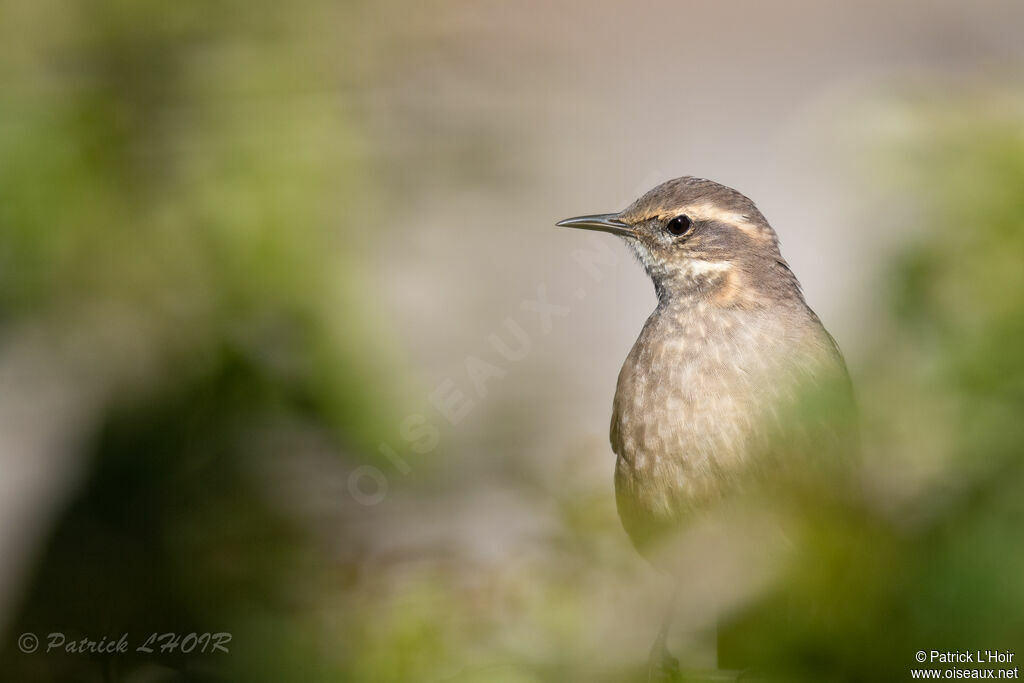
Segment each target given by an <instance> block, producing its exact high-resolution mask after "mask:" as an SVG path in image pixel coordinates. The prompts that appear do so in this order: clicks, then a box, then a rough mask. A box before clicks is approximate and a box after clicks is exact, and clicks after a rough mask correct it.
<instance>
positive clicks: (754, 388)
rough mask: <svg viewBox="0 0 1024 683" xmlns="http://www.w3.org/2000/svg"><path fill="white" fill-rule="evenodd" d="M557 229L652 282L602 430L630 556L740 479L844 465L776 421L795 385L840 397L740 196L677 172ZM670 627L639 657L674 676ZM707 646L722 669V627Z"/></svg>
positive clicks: (831, 353) (762, 231) (821, 333)
mask: <svg viewBox="0 0 1024 683" xmlns="http://www.w3.org/2000/svg"><path fill="white" fill-rule="evenodd" d="M556 225H558V226H561V227H568V228H580V229H585V230H597V231H603V232H606V233H611V234H613V235H616V236H618V237H620V238H621V239H623V240H624V241H625V243H626V245H627V246H628V247H629V248H630V249H631V250H632V251H633V253H634V254H635V256H636V257H637V259H638V261H639V262H640V264H641V265H642V266H643V268H644V270H645V271H646V273H647V275H648V276H649V277H650V279H651V281H652V282H653V284H654V290H655V294H656V296H657V306H656V307H655V309H654V311H653V312H652V313H651V314H650V316H649V317H648V318H647V321H646V323H645V324H644V325H643V328H642V330H641V331H640V334H639V337H638V338H637V340H636V343H635V344H634V345H633V347H632V349H631V350H630V352H629V354H628V355H627V357H626V360H625V362H624V363H623V365H622V369H621V371H620V372H619V375H618V381H617V383H616V388H615V396H614V400H613V402H612V417H611V428H610V440H611V446H612V450H613V451H614V453H615V455H616V460H615V470H614V481H615V499H616V503H617V509H618V514H619V517H620V519H621V522H622V525H623V527H624V529H625V531H626V533H627V534H628V536H629V537H630V539H631V541H632V543H633V545H634V546H635V547H636V549H637V550H638V551H639V552H640V553H641V554H643V555H645V556H647V557H648V559H651V560H652V562H655V563H661V562H663V560H662V558H661V557H660V556H659V554H658V553H659V549H660V548H661V547H663V544H664V543H665V541H666V539H668V538H670V537H671V536H672V534H673V533H675V532H677V530H678V529H679V528H680V527H681V526H682V525H683V524H684V523H685V522H686V520H688V519H691V518H692V517H693V515H694V514H696V512H697V511H699V510H701V509H705V508H706V507H707V506H708V505H711V504H713V503H714V502H715V501H720V500H722V499H724V498H726V497H728V496H732V495H740V494H742V491H743V490H744V486H745V485H746V483H747V482H749V481H751V480H758V479H763V478H765V477H768V478H770V477H772V476H780V473H782V472H786V471H792V472H796V473H800V472H802V471H804V470H806V469H808V468H813V467H815V466H817V465H816V464H815V460H820V461H825V462H828V461H830V460H831V461H835V462H843V461H846V460H848V459H849V456H847V455H843V454H841V453H840V452H841V451H844V450H847V448H846V446H845V445H844V444H843V443H841V442H842V440H843V436H842V434H841V433H840V431H839V430H837V429H832V428H830V427H828V426H827V425H826V426H824V427H822V425H821V424H816V425H814V424H812V425H808V424H801V425H796V426H795V427H793V426H792V425H790V424H789V418H787V415H792V414H793V411H792V410H791V408H792V406H794V405H796V404H797V403H799V400H800V398H801V396H804V395H806V392H807V391H808V387H812V388H818V389H821V388H823V387H828V388H829V390H833V388H836V387H838V388H837V389H835V391H836V392H837V393H838V395H839V396H840V401H839V403H840V404H842V405H843V406H846V405H849V404H852V387H851V386H850V382H849V375H848V372H847V368H846V364H845V361H844V359H843V355H842V353H841V352H840V349H839V347H838V345H837V344H836V342H835V339H834V338H833V337H832V336H831V335H830V334H829V333H828V332H827V331H826V329H825V327H824V326H823V324H822V322H821V320H820V319H819V318H818V316H817V315H816V314H815V313H814V311H812V310H811V308H810V307H809V306H808V305H807V302H806V301H805V299H804V296H803V292H802V288H801V285H800V282H799V281H798V280H797V278H796V276H795V275H794V273H793V271H792V269H791V268H790V266H789V265H788V263H787V262H786V260H785V259H784V258H783V257H782V254H781V252H780V248H779V238H778V236H777V234H776V232H775V230H774V229H773V228H772V226H771V225H770V224H769V223H768V221H767V220H766V219H765V217H764V215H763V214H762V213H761V212H760V211H759V210H758V208H757V206H756V205H755V204H754V202H753V201H751V200H750V199H749V198H748V197H747V196H745V195H743V194H742V193H740V192H738V191H737V190H734V189H732V188H730V187H727V186H725V185H722V184H719V183H717V182H714V181H712V180H707V179H703V178H697V177H692V176H683V177H680V178H675V179H672V180H669V181H667V182H664V183H662V184H660V185H658V186H657V187H655V188H654V189H652V190H650V191H649V192H647V193H646V194H644V195H643V196H641V197H640V198H639V199H637V200H636V201H635V202H634V203H633V204H631V205H630V206H629V207H627V208H626V209H625V210H623V211H620V212H619V213H611V214H594V215H586V216H578V217H575V218H569V219H566V220H562V221H559V222H558V223H556ZM816 419H818V418H816ZM819 422H820V419H819ZM791 427H792V428H791ZM783 434H787V435H788V436H790V437H792V436H793V434H798V435H799V437H800V438H802V439H803V440H802V441H800V439H799V438H787V439H781V438H780V435H783ZM783 441H785V446H781V445H779V444H780V443H782V442H783ZM798 442H799V443H798ZM780 450H782V451H786V452H785V453H781V454H780V453H779V451H780ZM663 568H666V569H667V570H668V571H671V566H670V565H668V566H666V565H663ZM670 618H671V608H670V609H669V610H668V612H667V615H666V618H665V620H664V622H663V623H662V626H661V630H660V631H659V633H658V638H657V639H656V641H655V647H654V648H653V649H652V653H651V662H652V663H651V666H652V667H660V668H661V669H662V670H663V672H664V670H671V669H673V668H675V667H676V666H677V663H676V660H675V659H674V658H673V657H672V656H671V655H670V654H669V653H668V651H667V649H666V645H665V639H666V636H667V632H668V628H669V620H670ZM719 638H720V640H719V653H718V654H719V666H720V667H723V668H724V662H723V656H722V645H721V629H720V636H719Z"/></svg>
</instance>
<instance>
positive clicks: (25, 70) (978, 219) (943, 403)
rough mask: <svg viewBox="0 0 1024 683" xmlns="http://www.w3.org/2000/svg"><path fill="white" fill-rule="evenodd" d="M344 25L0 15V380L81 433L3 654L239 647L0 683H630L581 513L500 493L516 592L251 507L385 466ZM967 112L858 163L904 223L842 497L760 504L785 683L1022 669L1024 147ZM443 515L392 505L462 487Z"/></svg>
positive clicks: (16, 657) (622, 589) (635, 671)
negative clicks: (181, 641) (974, 666)
mask: <svg viewBox="0 0 1024 683" xmlns="http://www.w3.org/2000/svg"><path fill="white" fill-rule="evenodd" d="M359 9H360V8H359V5H357V4H356V5H354V4H350V3H330V2H326V1H322V0H304V1H303V2H300V3H289V4H287V5H285V4H273V3H267V2H256V3H252V2H250V3H241V2H235V1H231V0H228V1H220V2H193V1H186V2H179V3H156V2H151V1H149V0H143V1H141V2H128V1H118V0H108V1H103V2H70V3H56V2H51V1H49V0H43V1H42V2H36V3H16V2H10V1H8V2H3V3H2V4H0V14H2V16H3V17H4V19H3V21H2V22H0V39H2V40H0V88H2V99H0V353H6V351H7V350H8V349H9V348H11V347H13V346H15V345H16V343H17V342H18V341H19V340H22V339H24V338H26V337H30V338H32V339H41V340H43V342H44V343H43V344H42V345H41V348H40V350H39V353H40V354H42V355H43V357H44V359H46V361H47V362H48V363H50V364H52V365H53V366H54V367H57V368H59V369H60V371H59V372H58V373H57V376H58V377H62V378H63V381H65V382H66V383H67V384H68V387H69V393H71V394H73V395H75V396H84V397H85V400H88V401H90V405H89V406H88V411H87V412H88V414H89V416H90V424H89V428H88V430H87V434H86V435H85V437H84V442H83V443H80V444H76V445H77V446H79V448H80V450H81V454H82V458H83V459H84V460H85V461H86V463H87V466H86V473H85V475H84V480H83V481H82V482H81V487H80V489H78V490H77V492H76V494H75V496H74V498H73V500H72V501H70V502H69V503H68V505H67V507H66V508H65V509H63V510H61V511H60V514H59V519H58V521H57V523H56V525H55V527H54V530H53V532H52V535H51V536H50V537H49V538H48V539H46V541H45V542H44V544H43V545H44V547H43V549H42V551H41V555H40V557H39V558H38V561H37V563H36V565H35V571H34V572H33V573H32V575H31V577H30V581H29V585H28V586H27V589H26V593H25V597H24V599H23V600H22V602H21V603H20V604H19V605H18V612H17V614H16V615H14V616H13V623H12V625H11V626H10V627H9V628H8V634H18V633H20V632H23V631H34V632H39V633H45V632H47V631H49V630H52V629H54V628H57V627H59V628H61V629H63V630H65V631H67V632H68V634H69V636H70V635H72V634H75V633H77V634H80V635H90V636H98V635H102V634H106V633H115V634H119V633H121V632H126V631H127V632H131V633H133V634H136V633H144V632H147V631H150V630H155V631H179V632H189V631H198V632H203V631H230V632H232V633H234V643H233V647H232V653H231V655H230V656H229V657H223V658H220V659H202V658H189V657H181V656H163V657H160V658H157V659H156V661H158V662H159V663H160V665H161V667H162V668H160V669H159V670H158V671H156V672H154V671H152V670H150V669H148V668H147V667H150V666H151V664H152V661H153V658H147V657H143V656H139V657H124V658H106V659H104V658H96V659H93V658H81V657H57V656H54V657H43V656H36V657H29V656H22V655H20V654H19V653H18V652H17V651H16V646H15V645H14V643H13V642H12V641H11V639H10V638H7V639H6V641H5V643H4V645H3V647H2V649H0V656H2V659H0V678H4V679H5V680H40V681H46V680H52V681H59V680H82V681H88V680H103V679H104V678H106V679H107V680H120V679H122V678H124V679H129V680H246V681H252V680H311V681H312V680H323V681H348V680H360V681H361V680H367V681H369V680H373V681H410V680H430V681H436V680H452V681H454V680H465V681H483V680H487V681H539V680H590V681H620V680H630V679H633V678H636V679H637V680H643V677H644V675H645V672H644V671H642V667H641V665H640V662H641V661H642V656H643V650H642V649H641V648H635V646H634V645H633V643H635V642H646V641H648V640H649V638H648V635H650V636H651V637H653V633H654V629H655V628H656V624H657V621H658V619H659V618H660V613H659V609H660V605H657V604H652V603H650V602H643V601H640V602H636V603H630V600H631V599H632V598H633V597H635V590H636V586H637V584H643V583H650V582H651V581H652V580H653V579H652V578H651V574H650V572H649V570H648V569H646V568H645V567H644V566H643V565H642V564H641V562H640V560H639V559H638V558H637V557H635V556H634V554H633V553H632V550H631V549H630V548H629V547H628V546H627V544H626V542H625V540H624V537H623V536H622V532H621V530H620V529H619V526H618V524H619V523H618V520H617V518H616V516H615V512H614V508H613V506H612V505H613V504H612V498H611V492H610V489H608V488H597V487H592V486H589V485H579V486H574V485H572V483H571V478H570V477H569V476H566V477H564V478H563V479H564V481H562V482H561V484H562V485H561V486H560V487H559V488H558V489H557V490H540V491H538V490H535V489H536V486H533V488H531V485H530V484H529V480H528V478H525V477H524V481H526V482H527V483H525V484H524V483H520V484H519V485H520V486H521V487H522V488H523V489H527V490H522V491H520V492H519V493H521V494H522V495H523V497H524V499H525V500H527V501H528V502H529V504H530V505H533V506H536V507H540V508H543V509H544V510H546V511H547V512H548V513H549V514H550V516H551V517H552V518H554V519H555V520H556V521H557V524H556V525H554V527H553V528H551V529H546V530H545V532H544V533H540V534H538V538H536V539H534V541H533V543H534V548H535V553H534V554H533V555H530V556H524V557H522V558H519V560H520V561H519V562H518V563H517V564H515V565H514V566H504V565H503V566H493V565H487V564H486V563H474V562H471V561H469V560H467V559H466V558H464V557H462V556H460V555H458V554H456V553H455V552H454V551H453V553H452V555H451V556H447V557H437V556H431V557H426V558H413V559H407V560H405V561H403V560H396V561H391V562H389V561H379V562H378V563H377V564H372V565H370V568H369V569H367V568H366V567H364V566H363V564H362V561H363V560H364V559H365V558H363V557H360V555H359V553H360V549H359V548H356V547H355V546H356V541H355V540H354V539H352V538H349V537H348V536H346V531H347V530H346V529H344V528H340V527H339V528H337V529H332V531H331V532H330V533H329V534H328V536H329V537H330V538H329V541H328V542H327V543H325V542H324V539H323V538H322V537H318V535H317V534H318V531H317V530H315V529H313V528H311V525H309V524H307V523H305V522H304V521H303V520H301V519H299V518H298V517H297V516H296V515H294V514H292V513H291V512H290V511H289V510H288V509H287V506H285V505H282V504H281V502H280V500H278V499H277V498H276V497H275V496H274V492H273V490H272V489H273V486H268V483H267V477H266V476H265V475H266V471H265V470H264V466H265V465H266V461H267V460H268V459H270V460H274V459H287V458H289V457H290V456H291V453H290V452H289V446H288V444H290V443H292V442H291V441H289V439H290V438H292V436H293V435H294V434H295V433H296V432H298V433H301V434H303V435H306V436H307V437H309V438H310V439H313V440H314V441H316V442H317V443H326V444H329V447H328V450H329V451H330V452H331V453H333V454H335V455H337V457H338V458H340V459H341V460H343V461H345V462H363V461H366V460H367V459H370V458H374V457H379V455H375V454H374V453H375V450H376V445H377V443H378V442H379V441H381V440H382V439H386V438H387V430H386V429H385V427H386V426H389V425H390V419H391V418H392V417H393V408H392V407H391V403H392V401H393V397H394V396H395V392H396V386H398V385H400V378H399V377H398V374H399V373H397V372H396V370H395V368H396V367H398V366H399V351H398V349H396V348H395V344H394V342H390V341H388V336H387V335H386V334H385V333H384V332H385V330H382V323H381V320H380V318H379V316H378V315H377V314H376V313H375V312H374V306H375V305H376V301H375V298H374V297H373V296H371V295H370V294H369V292H370V291H372V290H371V288H370V285H369V284H368V283H369V282H370V280H369V279H368V278H367V274H366V273H365V272H364V269H363V268H362V266H361V259H360V254H361V253H363V248H364V247H365V246H366V242H365V236H364V234H365V226H364V225H363V224H362V222H361V217H362V216H364V215H365V214H366V212H367V211H368V210H369V209H370V208H371V207H372V205H373V190H374V188H373V187H372V186H369V185H368V183H367V181H366V178H367V177H368V175H369V174H368V162H367V159H366V156H367V151H366V150H365V149H363V145H364V144H366V143H365V142H364V140H365V139H366V138H365V136H364V135H363V134H362V132H361V131H360V129H359V122H358V121H356V120H354V119H353V117H352V116H351V114H350V110H349V108H348V106H347V103H346V101H345V99H344V92H345V88H346V86H347V84H348V83H349V79H351V78H352V77H353V74H354V73H355V72H357V71H359V70H360V69H363V68H365V66H363V65H361V64H359V63H358V61H357V59H356V58H355V55H354V53H355V51H356V49H357V47H354V46H358V45H359V44H360V42H359V40H357V39H356V34H357V33H358V32H359V30H360V27H359V24H358V22H357V21H356V19H355V17H356V15H357V14H358V11H359ZM349 39H351V40H349ZM968 100H969V103H958V104H951V102H950V98H949V97H948V96H947V97H937V96H936V97H933V98H930V99H929V98H926V99H924V100H923V101H920V102H916V103H914V104H913V105H907V104H906V103H903V104H900V105H899V106H900V107H903V108H904V111H903V115H905V117H907V119H908V120H909V121H911V126H910V129H911V130H912V132H913V134H912V135H910V136H908V137H906V138H903V139H897V140H889V141H887V142H886V144H884V145H882V146H881V147H880V152H881V155H880V156H879V157H878V158H876V159H874V160H873V164H874V166H873V168H872V173H873V174H876V178H875V180H876V181H877V182H876V184H875V185H874V186H873V187H872V190H879V189H880V188H882V187H884V188H886V189H885V191H884V192H883V193H881V194H879V195H876V196H879V197H880V199H879V203H880V205H884V204H885V203H886V202H892V201H898V202H901V203H903V204H904V205H905V206H907V207H908V208H909V209H910V211H908V212H900V211H896V212H886V211H878V212H875V213H873V216H875V217H876V218H877V217H878V216H885V215H900V216H905V215H911V216H913V217H914V218H913V219H912V220H913V222H914V223H916V224H917V225H918V227H920V228H921V229H920V230H919V231H918V232H917V233H916V236H915V237H914V238H913V240H912V241H911V242H910V243H909V244H907V245H906V246H905V247H904V248H903V250H902V252H901V255H900V256H899V258H898V259H897V260H896V262H895V263H894V264H893V265H892V267H891V269H890V271H889V273H890V279H889V281H888V282H887V283H886V287H885V289H884V291H882V292H880V295H879V296H880V297H882V298H883V300H884V301H885V302H886V303H887V306H888V309H887V310H888V311H889V315H888V317H887V318H886V319H885V320H879V321H876V322H877V331H876V332H877V333H876V335H875V337H874V338H875V340H876V342H875V345H874V346H873V348H872V349H871V352H870V354H868V355H867V357H866V358H865V359H864V360H863V361H862V362H860V363H858V364H857V367H858V368H859V371H858V372H857V373H856V375H857V376H856V377H855V381H856V384H857V394H858V397H859V403H860V407H861V412H862V413H863V433H864V437H865V438H864V442H865V446H864V450H865V485H864V492H863V494H862V495H858V496H846V497H841V498H836V497H835V496H833V495H832V494H833V491H831V490H830V489H828V488H827V487H823V488H818V489H814V487H807V486H806V482H803V483H801V484H800V488H799V489H782V490H780V491H775V492H774V494H775V496H776V497H775V498H773V499H768V500H766V501H758V502H757V503H756V504H764V505H771V506H773V507H774V508H775V511H778V510H779V509H782V510H784V511H785V514H787V515H789V516H791V517H792V518H793V519H794V523H795V526H796V527H797V528H798V530H799V533H798V535H797V536H796V537H795V539H794V542H795V557H794V558H793V560H792V562H791V563H790V564H789V565H788V566H787V572H786V573H785V574H784V575H783V578H782V581H781V585H780V587H779V593H778V594H779V595H784V596H785V599H786V601H787V606H786V609H785V610H783V611H780V612H779V613H778V615H779V616H778V619H776V620H775V621H768V622H767V623H761V624H760V625H755V626H754V627H753V629H754V630H752V631H751V632H750V636H749V637H750V638H751V640H752V641H756V642H757V643H759V644H760V651H761V653H762V655H763V656H764V657H765V658H766V659H767V660H768V661H770V662H771V664H772V668H773V669H775V670H778V671H781V672H782V673H783V674H784V676H785V677H786V678H788V679H791V680H807V681H823V680H842V681H878V680H896V679H906V678H907V677H908V672H909V669H910V668H912V667H915V666H916V663H915V662H914V659H913V657H914V653H915V652H916V651H918V650H920V649H925V650H931V649H940V650H941V649H961V650H963V649H996V648H1004V649H1009V650H1014V648H1019V647H1020V644H1021V643H1024V581H1022V577H1024V544H1022V543H1020V529H1021V528H1024V498H1022V496H1021V494H1020V492H1021V490H1024V466H1022V463H1024V460H1022V457H1021V456H1022V455H1024V454H1022V444H1024V421H1022V420H1021V415H1022V413H1024V357H1022V356H1021V354H1020V353H1019V351H1018V348H1017V347H1018V346H1019V340H1020V339H1021V338H1024V260H1022V255H1024V230H1022V227H1024V226H1022V218H1021V217H1022V216H1024V129H1022V126H1021V121H1022V120H1024V117H1021V115H1020V110H1019V104H1013V103H1012V102H1011V104H1009V105H1007V104H1006V103H1005V102H1004V101H1002V100H1000V99H999V98H995V101H994V102H993V101H992V99H991V98H990V99H986V98H984V97H981V98H967V100H965V102H966V101H968ZM880 220H881V219H880ZM892 227H893V230H903V229H904V228H905V227H906V226H904V225H893V226H892ZM71 388H74V389H75V390H76V391H75V392H71V391H70V389H71ZM822 405H823V404H817V406H816V409H817V410H820V409H821V407H822ZM841 417H842V418H843V419H845V417H848V416H841ZM522 428H523V429H529V425H523V426H522ZM282 444H283V445H282ZM602 449H603V444H602ZM584 455H585V456H586V457H589V456H590V455H591V454H584ZM457 484H459V485H458V486H453V487H451V488H449V489H445V490H443V491H439V490H437V489H431V488H430V487H429V486H428V487H425V490H424V491H421V492H420V494H421V495H424V496H452V497H454V496H458V495H460V492H465V491H467V490H472V489H473V488H474V482H472V481H467V482H457ZM432 485H433V484H432ZM338 495H340V496H343V495H344V492H339V493H338ZM416 505H417V501H415V500H414V501H413V502H412V503H411V504H410V507H411V509H413V510H414V511H415V510H416V509H417V508H416ZM361 514H369V511H367V510H362V511H361ZM410 516H417V515H416V514H415V512H414V513H413V514H412V515H410ZM339 548H340V549H341V550H339ZM766 599H768V600H771V599H772V596H766ZM644 629H649V632H648V631H646V630H644ZM621 642H626V643H628V645H627V646H624V649H625V650H626V651H628V652H630V653H634V654H635V659H633V658H630V659H628V660H627V661H623V660H622V659H621V658H620V657H619V653H620V652H621V649H620V648H617V647H613V646H618V645H620V643H621ZM1017 654H1018V656H1021V654H1022V653H1020V652H1018V653H1017ZM683 663H684V664H692V665H693V666H699V665H700V664H699V663H696V662H688V661H686V660H685V657H684V662H683Z"/></svg>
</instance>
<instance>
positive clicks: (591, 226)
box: [555, 213, 636, 237]
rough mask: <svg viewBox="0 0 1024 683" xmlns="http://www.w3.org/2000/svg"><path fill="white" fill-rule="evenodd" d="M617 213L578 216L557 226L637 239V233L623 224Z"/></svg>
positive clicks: (626, 224)
mask: <svg viewBox="0 0 1024 683" xmlns="http://www.w3.org/2000/svg"><path fill="white" fill-rule="evenodd" d="M618 216H619V214H617V213H598V214H594V215H593V216H577V217H576V218H566V219H565V220H564V221H558V222H557V223H555V225H558V226H561V227H563V228H582V229H584V230H600V231H601V232H610V233H611V234H613V235H621V236H623V237H636V232H635V231H634V230H633V228H632V226H630V225H629V224H628V223H623V222H622V221H620V220H619V218H618Z"/></svg>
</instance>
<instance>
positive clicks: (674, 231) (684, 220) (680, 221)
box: [665, 216, 693, 237]
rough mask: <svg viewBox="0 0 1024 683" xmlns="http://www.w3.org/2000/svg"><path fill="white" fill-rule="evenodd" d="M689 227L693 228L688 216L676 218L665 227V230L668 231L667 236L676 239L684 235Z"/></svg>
mask: <svg viewBox="0 0 1024 683" xmlns="http://www.w3.org/2000/svg"><path fill="white" fill-rule="evenodd" d="M691 227H693V221H691V220H690V217H689V216H676V217H675V218H673V219H672V220H670V221H669V222H668V223H667V224H666V225H665V229H666V230H668V232H669V234H671V235H675V236H676V237H679V236H680V235H685V234H686V233H687V231H688V230H689V229H690V228H691Z"/></svg>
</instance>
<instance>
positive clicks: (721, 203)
mask: <svg viewBox="0 0 1024 683" xmlns="http://www.w3.org/2000/svg"><path fill="white" fill-rule="evenodd" d="M557 225H560V226H564V227H570V228H584V229H587V230H600V231H603V232H610V233H612V234H615V235H619V236H621V237H622V238H624V239H625V240H626V243H627V244H628V245H629V246H630V247H631V248H632V249H633V251H634V253H635V254H636V255H637V258H638V259H639V260H640V262H641V263H642V264H643V266H644V268H645V269H646V270H647V273H648V274H649V275H650V276H651V279H652V280H653V281H654V287H655V290H656V291H657V293H658V296H659V298H662V299H664V298H666V297H668V298H672V297H674V296H698V297H703V298H706V299H710V300H711V301H713V302H714V303H718V304H722V305H738V306H756V305H759V304H764V303H766V302H769V301H771V300H772V299H777V298H779V297H788V296H792V295H794V294H795V295H796V296H799V284H798V283H797V281H796V278H795V277H793V274H792V272H790V270H789V267H788V266H787V265H786V263H785V261H784V260H783V259H782V256H781V254H780V253H779V241H778V237H776V235H775V231H774V230H772V227H771V226H770V225H769V224H768V221H766V220H765V218H764V216H762V215H761V212H760V211H758V210H757V207H756V206H754V202H752V201H751V200H750V199H748V198H747V197H746V196H744V195H742V194H740V193H739V192H737V191H736V190H733V189H731V188H728V187H726V186H724V185H720V184H718V183H716V182H713V181H710V180H704V179H702V178H693V177H690V176H684V177H682V178H676V179H674V180H669V181H668V182H665V183H662V184H661V185H658V186H657V187H655V188H654V189H653V190H651V191H650V192H648V193H647V194H645V195H644V196H642V197H640V199H638V200H636V201H635V202H633V204H632V205H630V206H629V207H628V208H627V209H625V210H624V211H621V212H619V213H610V214H596V215H590V216H579V217H577V218H569V219H566V220H564V221H560V222H559V223H558V224H557Z"/></svg>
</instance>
